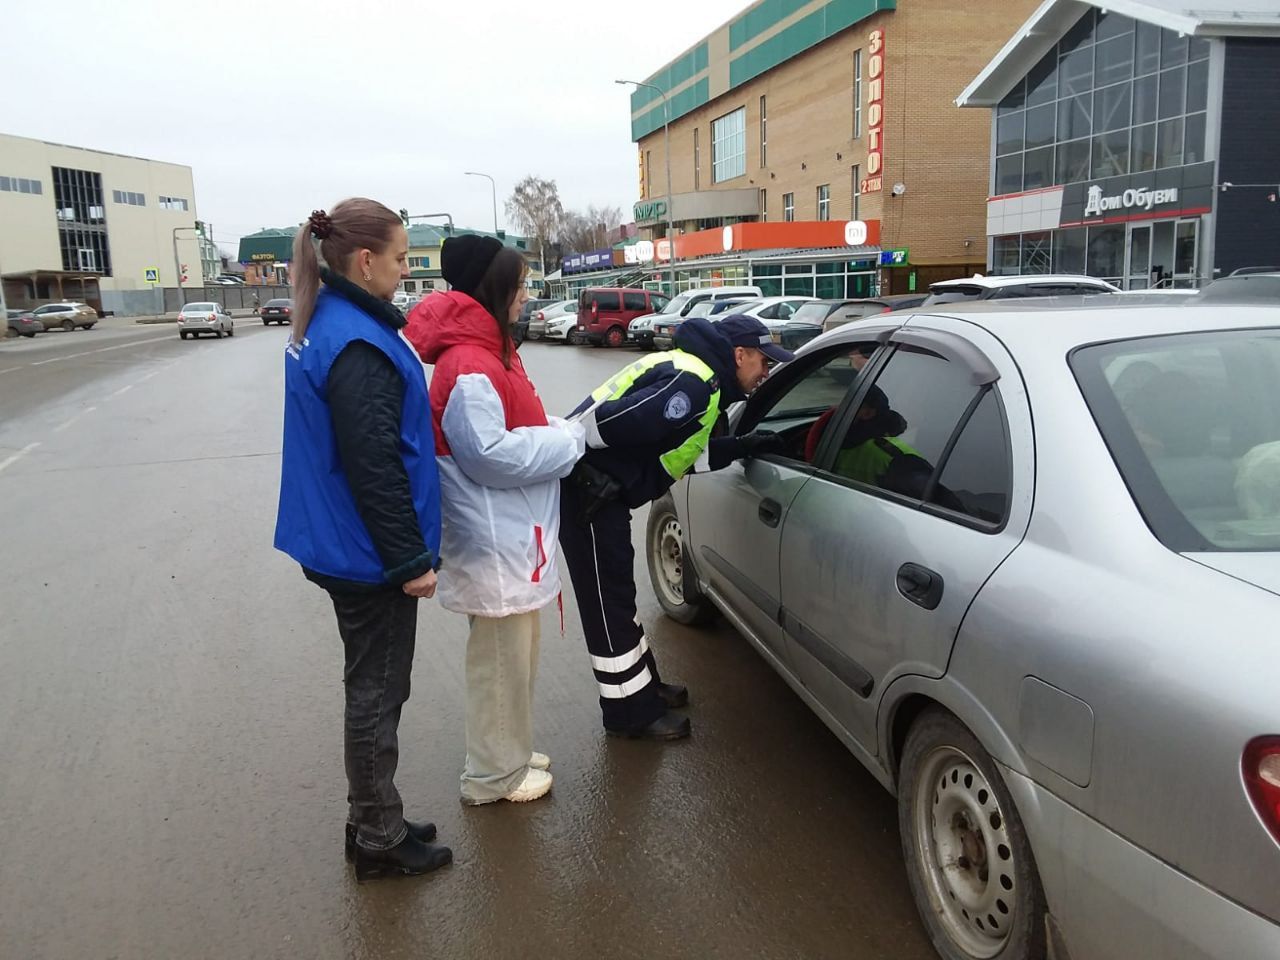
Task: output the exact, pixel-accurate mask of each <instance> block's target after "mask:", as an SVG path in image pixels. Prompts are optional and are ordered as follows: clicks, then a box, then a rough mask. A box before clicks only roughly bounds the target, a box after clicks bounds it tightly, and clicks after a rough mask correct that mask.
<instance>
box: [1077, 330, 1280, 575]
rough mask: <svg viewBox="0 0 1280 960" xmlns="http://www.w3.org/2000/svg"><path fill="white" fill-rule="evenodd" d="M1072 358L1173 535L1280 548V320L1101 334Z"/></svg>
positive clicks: (1165, 535)
mask: <svg viewBox="0 0 1280 960" xmlns="http://www.w3.org/2000/svg"><path fill="white" fill-rule="evenodd" d="M1071 366H1072V369H1073V371H1074V372H1075V375H1076V379H1077V380H1078V381H1079V383H1080V387H1081V389H1082V390H1083V391H1084V395H1085V399H1086V400H1087V401H1088V403H1089V408H1090V410H1091V411H1092V412H1093V416H1094V418H1095V420H1096V421H1097V423H1098V426H1099V428H1100V429H1101V431H1102V435H1103V438H1104V439H1105V440H1106V442H1107V446H1108V447H1109V448H1110V450H1111V454H1112V456H1113V457H1114V458H1115V461H1116V465H1117V466H1118V467H1119V468H1120V472H1121V473H1122V474H1123V475H1124V479H1125V482H1126V483H1127V484H1128V486H1129V490H1130V492H1131V493H1132V494H1133V498H1134V501H1135V502H1136V503H1137V505H1138V508H1139V509H1140V510H1141V511H1142V514H1143V517H1144V518H1145V519H1146V521H1147V524H1148V525H1149V526H1150V527H1151V529H1152V531H1153V532H1154V533H1155V534H1156V536H1157V537H1159V538H1160V540H1161V541H1162V542H1163V543H1164V544H1165V545H1166V546H1168V547H1169V548H1170V549H1173V550H1177V551H1179V552H1193V551H1210V550H1221V551H1247V550H1280V329H1266V330H1249V331H1230V332H1220V331H1215V332H1206V333H1194V334H1182V335H1177V336H1165V337H1151V338H1147V339H1142V340H1127V341H1123V342H1120V343H1109V344H1101V345H1098V346H1093V347H1086V348H1083V349H1081V350H1077V351H1076V352H1075V353H1074V354H1073V355H1072V357H1071Z"/></svg>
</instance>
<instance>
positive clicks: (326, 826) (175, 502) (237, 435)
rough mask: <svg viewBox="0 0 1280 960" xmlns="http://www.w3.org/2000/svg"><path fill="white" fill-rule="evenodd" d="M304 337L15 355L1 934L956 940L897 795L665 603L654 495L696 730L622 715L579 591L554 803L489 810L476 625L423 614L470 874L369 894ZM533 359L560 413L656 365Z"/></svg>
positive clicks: (659, 953)
mask: <svg viewBox="0 0 1280 960" xmlns="http://www.w3.org/2000/svg"><path fill="white" fill-rule="evenodd" d="M286 336H287V333H286V331H285V330H283V329H281V328H277V327H270V328H262V327H261V326H258V325H255V324H252V323H250V322H248V321H244V320H240V321H238V322H237V336H236V337H235V338H233V339H226V340H212V339H202V340H200V341H195V342H192V341H187V342H183V341H180V340H179V339H178V337H177V333H176V330H175V329H174V328H173V327H172V326H148V327H141V328H139V329H130V328H126V327H124V326H123V325H116V326H111V325H107V328H106V329H104V328H95V329H94V330H92V331H88V332H77V333H75V334H62V333H50V334H47V335H43V336H41V337H37V338H36V339H35V340H34V341H31V342H30V343H28V342H27V341H20V342H17V343H14V342H12V341H10V342H7V343H4V344H0V563H2V569H3V572H4V577H3V579H2V580H0V729H3V730H4V736H3V738H2V739H0V771H3V773H2V775H0V823H2V824H3V828H4V835H5V838H6V839H5V844H4V852H3V855H0V956H3V957H4V958H5V960H26V958H46V957H47V958H59V960H61V958H81V957H95V958H173V957H182V958H204V957H209V958H239V957H245V958H249V957H253V958H260V957H306V958H331V957H332V958H353V960H366V958H368V960H373V958H388V960H391V958H400V957H405V958H409V957H413V958H471V957H476V958H480V957H495V958H502V957H517V956H541V957H557V958H579V957H581V958H588V957H591V958H596V957H609V958H614V957H618V958H650V957H654V958H657V957H663V958H686V957H687V958H704V957H725V958H730V957H732V958H743V957H750V958H764V957H768V958H773V957H778V958H783V957H797V958H801V957H803V958H809V957H832V958H836V957H843V958H857V960H862V958H881V957H883V958H895V960H916V958H929V957H933V956H934V954H933V953H932V951H931V949H930V948H929V945H928V943H927V940H926V937H925V935H924V933H923V930H922V928H921V927H920V924H919V922H918V920H917V919H916V915H915V911H914V908H913V906H912V903H911V899H910V895H909V892H908V890H907V884H906V877H905V872H904V868H903V866H902V862H901V854H900V850H899V844H898V835H897V825H896V817H895V808H894V804H893V801H892V799H891V798H890V797H889V796H888V794H887V793H885V792H884V791H883V790H882V789H881V787H880V786H879V785H878V784H877V783H876V782H875V781H874V780H873V779H872V777H871V776H870V775H869V774H867V773H866V772H865V771H864V770H863V769H862V767H861V766H860V765H859V764H858V763H857V761H856V760H854V759H853V757H852V756H851V755H850V754H849V753H848V752H847V751H846V750H845V749H844V748H843V747H842V746H841V745H840V744H839V742H838V741H837V740H836V739H835V737H834V736H832V735H831V734H830V733H829V732H828V731H827V730H826V728H825V727H823V726H822V724H821V723H820V722H819V721H818V720H817V719H816V718H815V717H814V716H813V715H812V714H811V713H810V712H809V711H808V709H807V708H806V707H805V706H804V705H803V703H802V702H801V701H800V700H799V699H798V698H797V697H796V696H795V695H794V694H792V693H791V691H790V690H789V689H788V688H787V687H786V686H785V684H784V683H783V682H782V681H781V680H780V679H779V678H778V677H777V676H776V675H775V674H774V673H773V672H772V671H771V670H770V669H769V668H768V667H767V666H766V665H765V663H764V661H763V660H762V659H761V658H760V657H759V656H757V655H756V654H755V653H754V652H753V650H752V649H751V648H750V647H749V645H748V644H747V643H746V642H745V641H744V640H742V639H741V638H740V637H739V636H738V635H737V634H735V633H734V632H733V630H732V629H730V628H729V627H727V626H726V625H724V624H723V623H721V624H718V625H717V626H714V627H712V628H710V629H690V628H686V627H682V626H679V625H677V624H674V623H672V622H671V621H669V620H666V619H665V618H662V617H661V616H660V614H659V609H658V606H657V603H656V601H655V600H654V598H653V594H652V590H651V589H650V587H649V583H648V575H647V572H646V571H645V568H644V563H643V555H642V554H640V553H639V549H640V537H641V536H642V535H643V530H644V522H643V521H644V514H643V511H639V512H637V516H636V520H635V523H634V529H635V531H636V546H637V550H638V557H637V569H636V575H637V581H638V583H639V588H640V589H639V594H640V608H641V617H642V619H643V620H644V622H645V623H646V625H647V627H648V629H649V632H650V635H651V637H652V639H653V645H654V647H655V649H656V651H657V654H658V656H659V658H660V660H661V664H662V668H663V674H664V676H667V677H669V678H670V679H678V680H681V681H684V682H686V683H688V684H689V687H690V691H691V697H692V701H693V702H692V704H691V706H690V708H689V709H690V715H691V717H692V718H693V723H694V735H693V738H692V739H691V740H689V741H686V742H682V743H677V744H671V745H658V744H648V743H633V742H622V741H616V740H613V739H609V738H605V737H604V736H603V735H602V733H601V730H600V726H599V712H598V707H597V701H596V693H595V685H594V681H593V678H592V675H591V671H590V670H589V669H588V664H587V659H586V653H585V649H584V647H583V644H582V642H581V639H580V632H579V628H578V623H577V616H576V612H575V610H574V605H573V602H572V597H571V595H570V594H569V592H568V585H567V582H566V596H565V626H564V635H563V636H561V632H560V623H559V617H558V614H557V612H556V610H555V607H554V606H552V607H551V608H549V609H548V610H547V611H546V612H545V614H544V624H543V646H542V659H541V666H540V673H539V679H538V691H537V701H536V713H535V730H536V735H537V742H536V746H537V747H538V748H539V749H541V750H543V751H545V752H547V753H549V754H550V755H551V756H552V759H553V767H552V772H553V773H554V774H555V778H556V779H555V786H554V788H553V790H552V793H551V795H550V797H549V798H547V799H544V800H540V801H537V802H535V803H531V804H527V805H520V806H516V805H511V804H495V805H491V806H486V807H480V808H464V807H463V806H461V805H460V804H459V802H458V775H459V773H460V771H461V766H462V759H463V756H462V755H463V743H462V731H463V700H462V694H463V680H462V669H463V646H464V641H465V637H466V621H465V618H463V617H461V616H457V615H454V614H451V613H448V612H446V611H444V610H441V609H440V608H439V607H438V606H436V605H435V604H434V603H432V602H424V603H423V604H422V605H421V607H420V615H419V632H418V649H417V659H416V662H415V668H414V677H413V696H412V698H411V699H410V701H409V703H408V704H407V705H406V707H405V712H404V717H403V721H402V724H401V731H400V732H401V766H400V773H399V776H398V784H399V786H400V789H401V792H402V794H403V795H404V798H405V804H406V812H407V813H409V814H410V815H412V816H416V817H419V818H425V819H432V820H434V821H435V822H436V823H437V824H438V825H439V829H440V836H441V839H442V840H443V842H446V843H448V844H449V845H450V846H452V848H453V850H454V855H455V863H454V864H453V866H452V867H449V868H446V869H445V870H443V871H441V872H439V873H438V874H436V875H433V876H430V877H427V878H422V879H415V880H403V881H388V882H383V883H379V884H371V885H368V886H364V887H358V886H357V885H356V883H355V881H354V879H353V877H352V875H351V872H350V869H349V867H348V866H347V865H346V864H345V862H344V861H343V855H342V824H343V817H344V814H345V781H344V777H343V770H342V754H341V737H342V691H341V676H342V670H341V668H342V654H341V649H340V643H339V640H338V636H337V631H336V628H335V624H334V621H333V614H332V608H331V607H330V606H329V605H328V603H327V598H326V597H325V595H324V594H323V593H322V592H321V591H320V590H319V589H318V588H316V587H314V586H312V585H311V584H309V583H307V582H306V581H305V580H304V579H303V578H302V576H301V574H300V573H299V572H298V570H297V568H296V566H294V565H293V563H292V562H291V561H289V560H288V559H287V558H285V557H284V556H283V555H281V554H278V553H276V552H275V551H273V550H272V548H271V538H272V527H273V523H274V516H275V508H276V497H277V490H278V479H279V469H280V460H279V449H280V410H281V350H282V346H283V343H284V340H285V338H286ZM106 348H112V349H106ZM116 348H118V349H116ZM522 355H523V356H524V357H525V362H526V365H527V367H528V368H529V371H530V374H531V376H532V377H533V379H534V382H535V383H536V384H537V385H538V386H539V389H540V390H541V392H542V395H543V399H544V402H545V404H546V406H547V408H548V410H549V411H551V412H554V413H561V414H563V413H565V412H566V411H567V410H568V409H569V408H571V407H572V406H573V405H574V404H575V403H576V402H577V401H578V400H579V399H580V398H581V397H582V396H585V394H586V393H587V392H588V391H589V390H590V389H591V388H593V387H594V386H596V385H597V384H598V383H599V382H600V381H602V380H603V379H604V378H605V377H606V376H607V375H609V374H610V373H612V372H614V371H615V370H616V369H617V368H618V367H620V366H621V365H622V364H623V363H625V362H627V360H629V359H631V358H633V357H634V356H635V355H634V354H632V353H630V352H629V351H608V350H599V349H595V350H593V349H590V348H575V347H564V346H555V345H548V344H542V343H534V344H528V345H526V346H525V347H524V348H522Z"/></svg>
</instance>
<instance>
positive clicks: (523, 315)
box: [520, 298, 577, 340]
mask: <svg viewBox="0 0 1280 960" xmlns="http://www.w3.org/2000/svg"><path fill="white" fill-rule="evenodd" d="M563 302H564V301H562V300H548V299H545V298H544V299H537V300H534V299H530V300H529V301H528V302H526V303H525V305H524V306H523V307H521V308H520V321H522V322H523V323H524V327H525V337H526V339H529V340H540V339H541V338H542V335H543V330H544V328H543V327H538V328H537V330H536V331H535V329H534V327H535V324H536V323H537V320H538V314H539V313H541V312H543V311H545V310H548V309H550V308H552V307H554V306H556V305H557V304H559V303H563ZM574 302H575V303H576V302H577V301H576V300H575V301H574Z"/></svg>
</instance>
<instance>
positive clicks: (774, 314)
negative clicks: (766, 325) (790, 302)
mask: <svg viewBox="0 0 1280 960" xmlns="http://www.w3.org/2000/svg"><path fill="white" fill-rule="evenodd" d="M780 306H781V304H778V303H771V304H769V305H768V306H767V307H762V308H761V309H760V312H759V313H757V314H756V316H757V317H759V318H760V319H761V320H777V319H778V307H780Z"/></svg>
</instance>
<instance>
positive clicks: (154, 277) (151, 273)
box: [146, 267, 160, 283]
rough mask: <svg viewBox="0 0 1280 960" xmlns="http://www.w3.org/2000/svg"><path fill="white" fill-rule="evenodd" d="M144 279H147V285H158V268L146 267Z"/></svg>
mask: <svg viewBox="0 0 1280 960" xmlns="http://www.w3.org/2000/svg"><path fill="white" fill-rule="evenodd" d="M146 277H147V280H146V282H147V283H159V282H160V270H159V268H158V267H147V270H146Z"/></svg>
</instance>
